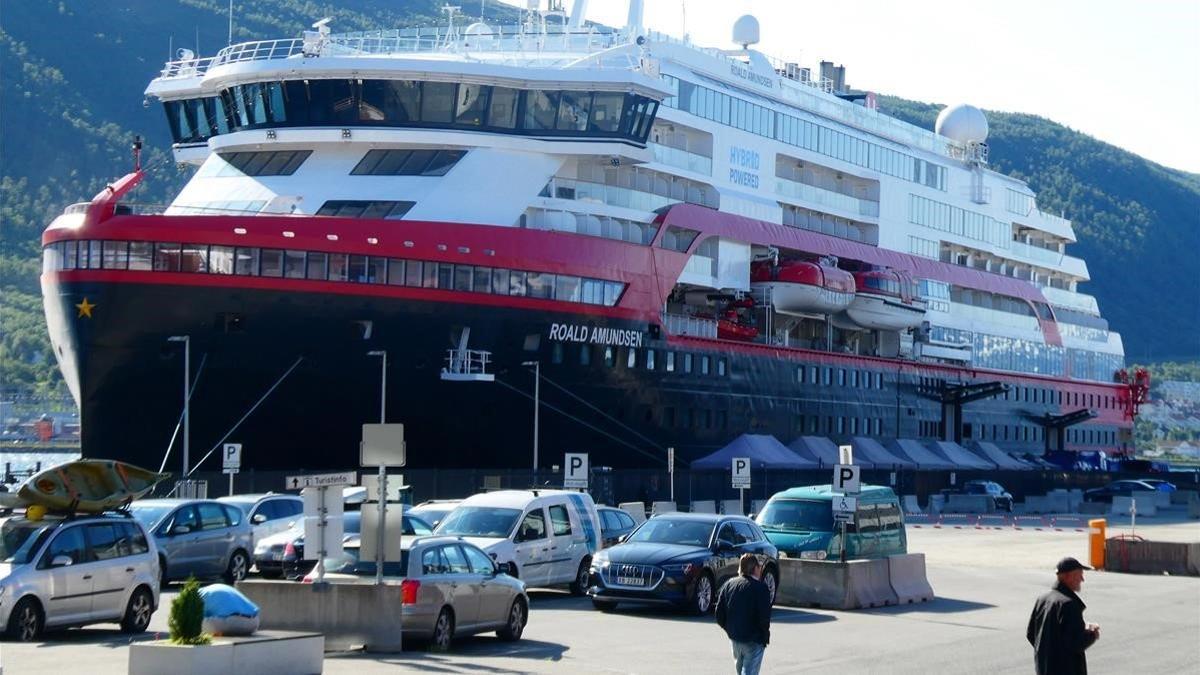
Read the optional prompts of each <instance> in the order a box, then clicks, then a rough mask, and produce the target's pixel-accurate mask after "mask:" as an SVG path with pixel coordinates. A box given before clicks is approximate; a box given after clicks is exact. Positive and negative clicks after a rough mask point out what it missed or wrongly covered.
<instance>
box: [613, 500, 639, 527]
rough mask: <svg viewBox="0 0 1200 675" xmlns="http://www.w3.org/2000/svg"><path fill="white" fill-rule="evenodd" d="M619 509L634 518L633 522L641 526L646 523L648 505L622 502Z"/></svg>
mask: <svg viewBox="0 0 1200 675" xmlns="http://www.w3.org/2000/svg"><path fill="white" fill-rule="evenodd" d="M617 508H619V509H621V510H622V511H624V512H625V513H628V514H629V515H631V516H633V522H635V523H637V524H639V525H641V524H642V523H644V522H646V504H645V503H643V502H621V503H620V504H619V505H618V506H617Z"/></svg>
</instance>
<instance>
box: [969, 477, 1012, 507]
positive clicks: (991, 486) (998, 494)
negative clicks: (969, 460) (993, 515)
mask: <svg viewBox="0 0 1200 675" xmlns="http://www.w3.org/2000/svg"><path fill="white" fill-rule="evenodd" d="M962 493H963V494H965V495H986V496H988V497H991V498H992V504H994V505H995V508H996V510H997V511H1008V512H1009V513H1012V510H1013V496H1012V495H1011V494H1010V493H1009V492H1008V490H1005V489H1004V486H1002V485H1000V484H999V483H996V482H993V481H990V480H969V481H967V482H966V483H963V490H962Z"/></svg>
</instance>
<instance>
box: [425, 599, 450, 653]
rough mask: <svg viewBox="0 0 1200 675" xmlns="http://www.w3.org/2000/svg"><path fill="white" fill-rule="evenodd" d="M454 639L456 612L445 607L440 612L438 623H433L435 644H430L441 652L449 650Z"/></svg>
mask: <svg viewBox="0 0 1200 675" xmlns="http://www.w3.org/2000/svg"><path fill="white" fill-rule="evenodd" d="M453 641H454V614H453V612H451V611H450V608H449V607H443V608H442V611H441V613H439V614H438V618H437V623H435V624H433V644H431V645H430V646H431V647H432V648H433V649H434V650H435V651H439V652H444V651H449V649H450V643H451V642H453Z"/></svg>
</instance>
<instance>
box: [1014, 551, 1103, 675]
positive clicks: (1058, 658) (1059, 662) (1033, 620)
mask: <svg viewBox="0 0 1200 675" xmlns="http://www.w3.org/2000/svg"><path fill="white" fill-rule="evenodd" d="M1090 569H1092V568H1090V567H1085V566H1084V565H1083V564H1082V563H1080V562H1079V561H1078V560H1076V559H1074V558H1063V559H1062V560H1060V561H1058V567H1057V572H1058V583H1057V584H1055V586H1054V588H1053V589H1051V591H1050V592H1049V593H1046V594H1045V595H1043V596H1042V597H1040V598H1038V600H1037V602H1036V603H1035V604H1034V605H1033V614H1031V615H1030V617H1029V628H1028V629H1027V630H1026V634H1025V636H1026V638H1028V639H1029V644H1031V645H1033V661H1034V665H1035V667H1036V669H1037V673H1038V675H1087V657H1086V656H1084V654H1083V652H1084V650H1085V649H1087V648H1088V647H1091V646H1092V643H1093V642H1095V641H1096V640H1098V639H1099V638H1100V627H1099V626H1097V625H1096V624H1092V623H1089V624H1084V622H1083V610H1084V609H1086V608H1087V605H1084V604H1083V601H1082V600H1080V599H1079V596H1078V595H1076V593H1078V592H1079V589H1080V588H1081V587H1082V586H1083V571H1084V570H1090Z"/></svg>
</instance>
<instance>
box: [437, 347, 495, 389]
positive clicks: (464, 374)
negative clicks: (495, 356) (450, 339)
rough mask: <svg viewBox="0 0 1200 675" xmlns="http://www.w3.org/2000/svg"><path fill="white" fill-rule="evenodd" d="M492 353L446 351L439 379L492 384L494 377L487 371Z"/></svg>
mask: <svg viewBox="0 0 1200 675" xmlns="http://www.w3.org/2000/svg"><path fill="white" fill-rule="evenodd" d="M491 362H492V353H491V352H489V351H484V350H481V349H447V350H446V367H445V368H442V372H441V379H443V380H450V381H453V382H472V381H474V382H492V381H494V380H495V379H496V376H495V375H494V374H492V373H489V372H488V371H487V369H488V364H489V363H491Z"/></svg>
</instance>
